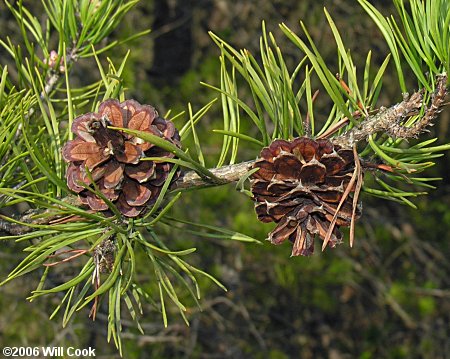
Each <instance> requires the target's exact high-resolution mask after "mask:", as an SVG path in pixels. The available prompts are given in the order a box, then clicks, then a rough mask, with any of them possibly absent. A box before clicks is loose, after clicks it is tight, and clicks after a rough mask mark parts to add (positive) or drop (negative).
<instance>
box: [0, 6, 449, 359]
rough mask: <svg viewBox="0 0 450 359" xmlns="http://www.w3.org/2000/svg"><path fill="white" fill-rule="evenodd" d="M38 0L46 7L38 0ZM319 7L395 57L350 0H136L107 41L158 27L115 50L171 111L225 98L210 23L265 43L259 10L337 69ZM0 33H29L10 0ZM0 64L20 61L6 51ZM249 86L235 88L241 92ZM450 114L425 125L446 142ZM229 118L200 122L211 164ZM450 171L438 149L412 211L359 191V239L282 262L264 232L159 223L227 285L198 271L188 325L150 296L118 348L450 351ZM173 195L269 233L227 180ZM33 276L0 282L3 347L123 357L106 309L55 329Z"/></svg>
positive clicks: (132, 80) (143, 351)
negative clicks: (219, 235)
mask: <svg viewBox="0 0 450 359" xmlns="http://www.w3.org/2000/svg"><path fill="white" fill-rule="evenodd" d="M30 3H31V4H30V8H31V10H33V11H35V14H36V16H38V17H39V14H41V13H42V9H41V8H40V5H39V3H38V2H30ZM373 3H374V4H376V5H377V6H378V7H379V9H380V10H382V12H383V13H384V14H386V15H388V14H390V13H393V12H394V7H393V5H392V4H391V2H390V1H373ZM324 5H325V6H326V7H327V9H328V11H329V12H330V14H331V15H332V17H333V19H334V21H335V22H336V25H337V27H338V28H339V30H340V32H341V35H342V36H343V39H344V42H345V44H346V46H347V47H348V48H350V49H351V51H352V55H353V58H354V60H355V63H356V64H357V65H359V66H363V64H364V61H365V56H366V54H367V52H368V51H369V50H372V58H373V62H374V63H375V64H381V62H382V61H383V59H384V57H385V56H386V54H387V53H388V49H387V46H386V45H385V43H384V39H383V37H382V36H381V34H380V32H379V31H378V29H377V28H376V27H375V25H374V24H373V23H372V22H371V20H370V19H369V17H368V16H366V15H365V14H364V13H363V11H362V9H361V8H360V7H359V5H358V4H357V2H356V1H353V0H334V1H333V0H327V1H323V2H317V1H314V0H303V1H298V0H295V1H294V0H285V1H266V0H264V1H233V2H231V1H225V0H215V1H214V0H204V1H194V0H167V1H158V0H155V1H141V3H140V4H138V5H137V6H136V7H135V8H134V9H133V10H132V11H131V12H130V13H129V14H128V15H127V16H126V18H125V20H124V21H123V22H122V23H121V25H120V28H119V29H118V31H116V32H115V33H113V34H112V36H111V38H110V40H112V39H116V38H125V37H126V36H129V35H131V34H132V33H134V32H136V31H140V30H143V29H146V28H149V27H150V28H152V29H153V31H152V33H151V34H150V35H148V36H146V37H144V38H142V39H140V40H136V41H134V42H133V43H131V44H130V45H129V46H128V47H122V48H118V49H116V50H114V51H111V52H110V53H107V56H109V57H111V59H112V60H113V62H115V63H118V62H120V61H121V59H122V58H123V56H124V54H125V52H126V51H127V49H128V48H131V50H132V52H131V56H130V60H129V61H128V65H127V71H126V73H125V75H124V77H125V84H126V86H127V88H128V91H127V97H128V98H135V99H136V100H138V101H140V102H144V103H150V104H153V105H155V106H156V107H157V108H158V110H159V111H160V113H162V114H163V113H165V112H166V111H167V110H168V109H173V110H174V111H175V112H177V111H180V110H184V109H185V108H186V104H187V102H191V103H192V105H193V107H194V108H200V107H201V106H203V105H204V104H205V103H207V102H208V101H209V100H211V99H212V98H214V97H215V96H216V94H215V93H214V92H212V91H211V90H208V89H206V88H205V87H203V86H201V85H200V84H199V82H200V81H204V82H208V83H211V84H214V85H217V84H218V83H219V78H218V76H219V61H218V55H219V51H218V49H217V47H216V46H215V45H214V43H213V42H212V41H211V39H210V38H209V36H208V34H207V31H208V30H212V31H213V32H215V33H216V34H218V35H220V36H221V37H223V38H224V39H226V40H227V41H229V42H230V43H231V44H232V45H233V46H235V47H236V48H239V49H240V48H246V49H248V50H250V51H251V52H252V53H255V54H256V53H257V51H258V47H259V36H260V34H261V21H262V20H265V21H266V23H267V28H268V29H269V30H270V31H273V32H274V33H275V36H276V37H277V41H278V43H279V45H280V47H281V48H282V50H283V52H284V54H285V55H286V56H287V58H288V61H290V62H291V64H293V63H295V61H298V57H299V56H300V54H299V52H298V50H297V49H295V48H294V47H293V46H292V45H291V44H289V42H288V41H287V40H286V39H285V38H284V37H283V36H282V35H281V33H280V31H279V30H278V23H281V22H285V23H287V24H288V25H289V26H290V27H291V28H292V29H294V30H295V31H296V32H297V33H300V27H299V25H298V21H299V20H300V19H301V20H303V21H304V22H305V24H306V25H307V27H308V30H309V31H310V33H311V35H312V37H313V38H314V40H315V41H316V45H317V47H318V48H319V49H320V51H321V52H322V55H323V56H324V58H326V59H327V61H328V62H329V63H330V66H333V64H334V63H335V62H336V54H335V53H336V49H335V46H334V40H333V38H332V34H331V32H330V30H329V28H328V25H327V23H326V19H325V16H324V14H323V6H324ZM0 29H1V37H2V38H3V39H4V37H5V36H6V35H8V36H10V37H11V38H12V39H13V42H14V41H16V42H18V41H20V37H19V30H18V28H17V25H16V23H15V21H14V19H13V18H12V16H11V15H10V14H9V12H8V11H7V9H6V6H5V5H4V4H3V3H1V4H0ZM14 39H16V40H14ZM104 58H105V56H104ZM0 63H2V64H6V63H10V64H11V60H10V59H9V58H8V56H7V54H6V53H5V51H4V50H3V49H0ZM388 73H389V75H388V76H389V77H388V78H387V79H386V80H385V81H384V90H383V93H382V94H381V97H380V105H382V104H384V105H386V104H392V103H393V102H398V101H400V100H401V94H400V90H399V88H398V84H397V83H396V82H397V77H396V74H395V71H394V68H393V66H392V64H391V65H390V66H389V68H388ZM86 74H89V76H86ZM13 75H14V73H13ZM90 76H92V78H91V77H90ZM98 76H99V75H98V70H97V67H96V65H95V63H93V62H92V61H85V60H83V61H79V62H78V63H77V64H76V65H75V66H74V71H73V73H72V75H71V81H72V82H73V83H74V84H79V85H81V84H83V83H84V82H85V81H93V79H96V78H98ZM410 78H411V79H410V82H409V84H408V85H409V88H411V90H412V91H413V90H414V89H415V88H416V86H417V85H416V84H415V82H414V80H413V79H412V76H410ZM247 95H248V94H246V93H243V94H242V96H243V97H244V98H245V97H246V96H247ZM329 108H330V101H329V100H328V99H327V98H326V95H325V94H324V93H322V94H321V95H320V96H319V100H318V103H317V114H318V117H319V118H320V116H322V117H324V116H326V114H327V111H328V110H329ZM449 114H450V113H449V111H448V110H445V111H444V112H443V113H442V114H441V116H440V118H439V119H438V120H437V123H436V126H434V127H433V128H432V133H431V134H426V137H433V136H435V137H438V138H439V140H438V143H445V142H448V141H449V138H450V136H449V129H448V124H449V117H450V116H449ZM220 116H221V114H220V111H219V107H218V106H216V107H214V108H213V109H212V111H211V112H210V113H209V114H208V115H207V117H206V118H204V119H203V120H202V123H201V125H200V130H199V131H200V133H199V136H200V138H201V139H202V144H203V150H204V152H205V154H206V155H207V161H209V164H210V165H211V166H212V165H213V164H214V159H216V158H217V154H218V153H219V152H220V136H218V135H211V134H210V132H209V131H210V130H211V129H213V128H220V123H221V118H220ZM258 151H259V149H257V148H254V147H249V148H243V151H242V152H241V153H240V157H241V159H242V160H248V159H252V158H255V157H256V155H257V153H258ZM449 168H450V165H449V157H448V156H445V157H442V158H439V159H438V160H437V165H436V166H435V167H433V168H431V169H430V170H429V171H428V172H427V175H428V176H429V177H442V178H443V180H442V181H440V182H437V183H436V184H437V187H438V189H436V190H434V191H430V193H429V195H427V196H422V197H418V198H417V199H415V201H414V202H415V203H416V204H417V206H418V209H417V210H413V209H410V208H407V207H405V206H402V205H400V204H397V203H394V202H387V201H382V200H380V199H377V198H373V197H369V196H367V195H365V196H363V201H364V206H363V216H362V218H361V219H360V220H359V222H358V225H357V229H356V243H355V245H354V247H353V248H349V246H348V245H347V243H346V244H343V245H341V246H339V247H338V248H336V249H334V250H330V249H327V250H326V251H325V252H324V253H321V252H320V251H319V248H316V253H315V254H314V256H313V257H311V258H289V255H290V247H289V245H288V244H285V245H282V246H279V247H275V246H272V245H270V244H269V243H268V242H264V243H263V244H262V245H254V244H251V245H243V244H239V243H231V242H226V243H224V242H223V241H220V240H207V241H206V240H204V239H199V238H195V237H192V236H188V235H186V234H185V233H183V232H176V231H173V230H172V229H168V228H161V235H162V236H164V238H165V240H166V243H168V245H169V247H170V248H172V249H184V248H188V247H190V246H195V247H197V252H196V254H195V255H193V256H192V258H191V260H192V261H194V262H195V263H196V265H197V266H199V267H200V268H203V269H204V270H206V271H207V272H211V273H212V274H214V275H215V276H217V277H218V278H219V279H220V280H221V281H222V282H223V283H224V284H225V285H226V287H227V288H228V292H226V293H225V292H223V291H222V290H220V289H219V288H218V287H216V286H215V285H213V284H211V283H210V282H208V281H206V280H205V281H201V285H202V287H201V289H202V295H203V298H202V300H201V303H202V308H203V311H202V312H200V311H199V310H198V309H197V308H196V307H195V306H194V305H192V306H188V313H187V315H188V318H189V320H190V327H187V326H186V325H185V324H184V323H183V321H182V319H181V318H180V317H179V315H177V313H176V311H175V309H173V310H171V308H169V312H171V313H170V315H169V326H168V327H167V328H163V325H162V320H161V316H160V314H159V313H158V312H157V311H156V310H155V309H154V308H152V307H150V306H149V307H148V308H145V310H144V316H143V317H142V318H141V323H142V326H143V328H144V330H145V332H146V334H145V335H144V336H142V335H140V334H139V333H138V331H137V330H136V329H135V327H134V323H133V322H132V321H131V320H130V319H129V318H125V320H124V323H123V325H124V333H123V341H124V357H126V358H172V357H173V358H330V359H341V358H364V359H366V358H446V357H449V355H450V354H449V353H450V339H449V335H450V314H449V313H450V302H449V299H450V290H449V284H450V279H449V278H450V267H449V264H448V256H449V254H450V250H449V243H450V241H449V239H450V235H449V230H450V208H449V207H450V206H449V204H450V178H449ZM178 203H179V205H178V207H177V208H175V210H174V212H175V213H174V215H176V216H179V217H181V218H184V219H189V220H195V221H199V222H206V223H210V224H213V225H216V226H224V227H227V228H232V229H234V230H237V231H241V232H243V233H246V234H248V235H251V236H254V237H256V238H259V239H261V240H263V239H264V238H265V236H266V233H267V232H268V231H269V230H270V229H271V227H272V226H271V225H262V224H261V223H260V222H258V221H257V220H256V218H255V215H254V211H253V205H252V203H251V201H249V200H248V199H247V198H246V197H245V196H243V195H241V194H239V193H237V192H235V191H234V187H233V186H227V187H222V188H215V189H208V190H202V191H195V192H191V193H187V194H185V195H184V196H183V197H182V199H181V201H179V202H178ZM22 248H23V247H21V246H20V245H16V244H14V243H12V242H11V243H5V242H3V243H0V274H1V277H2V278H4V277H5V276H6V275H7V273H8V271H9V270H11V268H12V266H13V265H15V264H16V263H17V262H18V261H19V260H20V258H23V253H22V252H21V249H22ZM146 265H147V264H146V263H145V262H141V266H142V267H141V268H139V273H138V276H142V278H146V277H148V276H151V270H150V269H149V268H146ZM61 275H70V273H61ZM38 278H39V273H33V274H30V275H28V276H27V277H25V278H22V279H21V280H16V281H14V282H12V283H10V284H8V285H7V286H5V287H3V288H0V346H1V347H4V346H7V345H8V346H25V345H28V346H65V347H68V346H74V347H78V348H84V347H88V346H93V347H95V348H96V349H97V350H96V354H97V358H101V357H108V358H109V357H113V356H114V355H117V354H116V351H115V349H114V346H113V345H112V344H108V343H107V342H106V325H107V318H106V315H105V314H104V313H106V311H105V310H103V312H102V311H101V312H100V313H99V315H98V318H97V321H95V322H91V321H90V320H89V319H88V318H87V316H88V310H87V309H86V310H85V311H82V312H80V313H79V315H78V317H77V319H76V320H75V321H74V322H72V323H71V324H70V325H69V326H68V327H67V328H63V329H62V328H61V324H60V322H59V321H58V319H54V320H53V321H49V320H48V316H49V315H50V313H51V312H52V311H53V309H54V307H55V305H57V303H58V298H45V299H39V300H37V301H35V302H33V303H29V302H27V301H26V300H25V298H26V296H27V295H28V294H29V292H30V291H31V290H32V289H34V287H35V286H36V281H37V280H38ZM186 300H188V299H186ZM188 303H189V301H188ZM102 313H103V314H102ZM446 355H447V356H446Z"/></svg>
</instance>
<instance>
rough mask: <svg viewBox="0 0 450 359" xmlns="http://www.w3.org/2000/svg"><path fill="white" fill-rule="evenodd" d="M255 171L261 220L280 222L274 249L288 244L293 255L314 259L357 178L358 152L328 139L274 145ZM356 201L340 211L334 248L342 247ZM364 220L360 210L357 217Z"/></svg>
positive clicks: (301, 139)
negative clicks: (316, 239) (354, 175)
mask: <svg viewBox="0 0 450 359" xmlns="http://www.w3.org/2000/svg"><path fill="white" fill-rule="evenodd" d="M253 168H259V170H258V171H257V172H255V173H254V174H252V176H251V177H250V179H251V190H252V193H253V199H254V201H255V210H256V213H257V215H258V219H259V220H260V221H262V222H275V223H278V225H277V226H276V228H275V229H274V230H273V231H272V232H270V233H269V238H268V239H269V240H270V241H271V242H272V243H273V244H280V243H282V242H284V241H285V240H286V239H289V240H290V241H291V242H292V243H293V244H294V246H293V249H292V255H293V256H298V255H311V254H312V253H313V251H314V242H313V239H314V236H315V235H316V234H317V235H318V236H319V237H320V238H322V239H323V240H324V239H325V237H326V234H327V232H328V229H329V227H330V224H331V221H332V219H333V216H334V214H335V213H336V209H337V207H338V205H339V202H340V201H341V199H342V197H343V195H344V191H345V189H346V187H347V186H348V184H349V182H350V180H351V178H352V173H353V171H354V169H355V158H354V155H353V151H352V150H349V149H344V148H340V147H339V146H336V145H333V143H332V142H330V141H329V140H317V141H315V140H313V139H310V138H306V137H299V138H295V139H294V140H292V141H286V140H275V141H273V142H272V143H271V144H270V146H268V147H265V148H263V149H262V151H261V154H260V158H258V159H257V160H256V162H255V164H254V165H253ZM354 187H355V186H353V188H352V190H353V191H354ZM352 201H353V199H352V198H351V197H350V196H348V197H347V198H346V199H345V201H344V203H343V205H342V206H341V208H340V210H339V212H338V215H337V221H336V226H335V227H334V229H333V231H332V234H331V237H330V240H329V242H328V244H329V245H330V246H331V247H334V246H335V245H336V244H338V243H341V242H342V233H341V232H340V231H339V226H347V227H348V226H350V223H351V218H352V212H353V202H352ZM360 215H361V211H360V208H357V209H356V218H358V217H359V216H360Z"/></svg>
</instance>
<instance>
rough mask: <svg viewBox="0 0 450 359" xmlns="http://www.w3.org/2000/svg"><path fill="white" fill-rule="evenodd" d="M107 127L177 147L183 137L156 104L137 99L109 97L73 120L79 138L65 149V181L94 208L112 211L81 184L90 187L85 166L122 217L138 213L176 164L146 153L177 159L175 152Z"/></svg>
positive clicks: (83, 200)
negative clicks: (147, 135) (148, 135)
mask: <svg viewBox="0 0 450 359" xmlns="http://www.w3.org/2000/svg"><path fill="white" fill-rule="evenodd" d="M108 126H114V127H123V128H129V129H133V130H139V131H144V132H148V133H151V134H153V135H156V136H159V137H161V138H164V139H165V140H166V141H169V142H171V143H173V144H174V145H176V146H177V147H180V146H181V145H180V136H179V134H178V131H177V129H176V128H175V126H174V124H173V123H172V122H171V121H166V120H165V119H163V118H161V117H159V116H158V112H156V110H155V109H154V108H153V107H152V106H149V105H140V104H139V103H138V102H136V101H134V100H128V101H125V102H122V103H119V101H117V100H112V99H111V100H106V101H104V102H103V103H101V104H100V107H99V109H98V112H96V113H87V114H84V115H81V116H79V117H77V118H76V119H75V120H74V121H73V124H72V132H73V133H74V134H75V135H76V137H75V139H74V140H72V141H68V142H67V143H66V144H65V145H64V147H63V149H62V154H63V157H64V159H65V160H66V161H67V162H69V163H70V164H69V167H68V169H67V174H66V177H67V186H68V187H69V188H70V189H71V190H72V191H74V192H77V193H78V195H79V198H80V200H81V202H82V203H84V204H87V205H88V206H89V207H90V208H91V209H92V210H95V211H106V210H108V206H107V204H106V203H105V201H104V200H103V199H101V198H99V197H98V196H96V195H95V194H94V193H93V192H91V191H89V190H87V189H86V188H85V187H83V186H82V184H84V185H87V186H89V185H91V188H92V184H91V181H90V180H89V177H88V173H87V171H86V168H87V169H88V170H89V172H90V173H91V176H92V179H93V180H94V182H95V183H96V185H97V186H98V188H99V190H100V191H101V193H102V194H103V195H104V196H105V197H106V198H107V199H108V200H110V201H111V202H112V203H114V204H115V205H116V206H117V208H118V209H119V211H120V212H121V213H122V214H123V215H124V216H127V217H136V216H138V215H139V214H140V213H141V212H142V210H143V209H144V207H145V206H149V205H151V204H153V203H154V202H155V201H156V199H157V197H158V195H159V193H160V191H161V186H162V184H163V183H164V182H165V180H166V179H167V176H168V174H169V172H170V170H171V169H172V167H173V164H172V163H169V162H158V163H155V162H153V161H143V160H142V158H144V157H167V158H173V157H174V155H173V154H172V153H171V152H167V151H165V150H163V149H161V148H160V147H157V146H155V145H153V144H152V143H149V142H145V141H143V140H142V139H140V138H138V137H134V136H132V135H129V134H126V133H123V132H120V131H116V130H111V129H108ZM178 177H179V173H177V174H175V176H174V178H173V181H174V180H176V179H177V178H178Z"/></svg>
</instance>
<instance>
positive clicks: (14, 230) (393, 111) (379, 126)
mask: <svg viewBox="0 0 450 359" xmlns="http://www.w3.org/2000/svg"><path fill="white" fill-rule="evenodd" d="M55 81H56V80H55ZM446 83H447V74H445V73H444V74H442V75H440V76H438V77H437V79H436V90H435V92H434V93H433V95H432V96H431V101H430V102H431V103H430V106H429V108H425V111H424V114H423V116H422V118H421V119H419V120H418V121H417V122H416V123H415V124H414V125H413V126H411V127H405V126H403V125H402V123H403V122H404V121H405V120H406V119H407V118H409V117H410V116H413V115H417V114H418V113H419V111H420V109H421V108H422V107H423V106H425V104H424V96H423V95H424V94H423V90H421V91H417V92H415V93H413V94H412V95H411V96H408V97H405V98H404V99H403V101H402V102H400V103H398V104H396V105H393V106H391V107H389V108H380V110H379V111H377V113H376V114H375V115H373V116H369V117H367V118H366V120H365V121H363V122H362V123H361V124H360V125H359V126H357V127H353V128H352V129H350V130H349V131H347V132H346V133H344V134H342V135H340V136H336V137H333V138H330V140H331V141H332V142H333V143H334V144H336V145H339V146H342V147H345V148H351V147H353V145H354V144H356V143H358V142H360V141H364V140H366V139H367V137H368V136H370V135H372V134H375V133H378V132H385V133H388V134H389V135H390V136H393V137H399V138H405V139H406V138H414V137H417V136H418V135H419V134H420V133H421V132H423V131H426V129H425V128H426V127H427V126H430V125H432V123H431V121H432V120H433V119H434V118H436V116H437V115H438V114H439V112H440V111H441V110H442V108H443V106H445V105H447V103H445V96H446V95H447V88H446ZM254 162H255V161H254V160H253V161H247V162H242V163H237V164H233V165H228V166H223V167H220V168H213V169H211V170H210V171H211V172H212V173H213V174H214V176H216V177H218V178H219V179H220V180H221V183H217V182H214V181H211V180H209V179H206V178H204V177H201V176H199V175H198V174H197V173H196V172H195V171H188V172H185V173H184V174H183V175H182V176H181V177H180V178H179V179H178V180H177V181H176V182H175V183H174V184H173V185H172V187H171V190H172V191H180V190H187V189H194V188H195V189H198V188H202V187H211V186H218V185H222V184H227V183H232V182H236V181H238V180H239V179H240V178H241V177H242V176H244V175H245V174H246V173H247V172H248V171H249V170H250V169H251V167H252V165H253V163H254ZM63 201H65V202H68V203H70V204H71V205H75V206H81V202H80V201H79V199H78V197H76V196H73V195H70V196H67V197H66V198H64V199H63ZM47 211H49V210H47ZM42 213H43V212H42V210H41V211H39V210H32V211H28V212H27V213H25V214H23V215H22V216H21V217H20V218H19V222H22V223H29V224H33V225H39V224H50V223H54V222H55V221H57V219H58V218H59V216H56V215H55V216H52V215H51V213H49V216H46V217H45V218H42V217H40V218H39V220H37V219H35V218H34V217H35V216H36V214H42ZM32 230H33V228H32V227H30V226H27V225H24V224H19V223H14V222H11V221H8V218H7V217H6V216H1V215H0V232H1V231H3V232H6V233H8V234H10V235H20V234H24V233H27V232H31V231H32Z"/></svg>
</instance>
